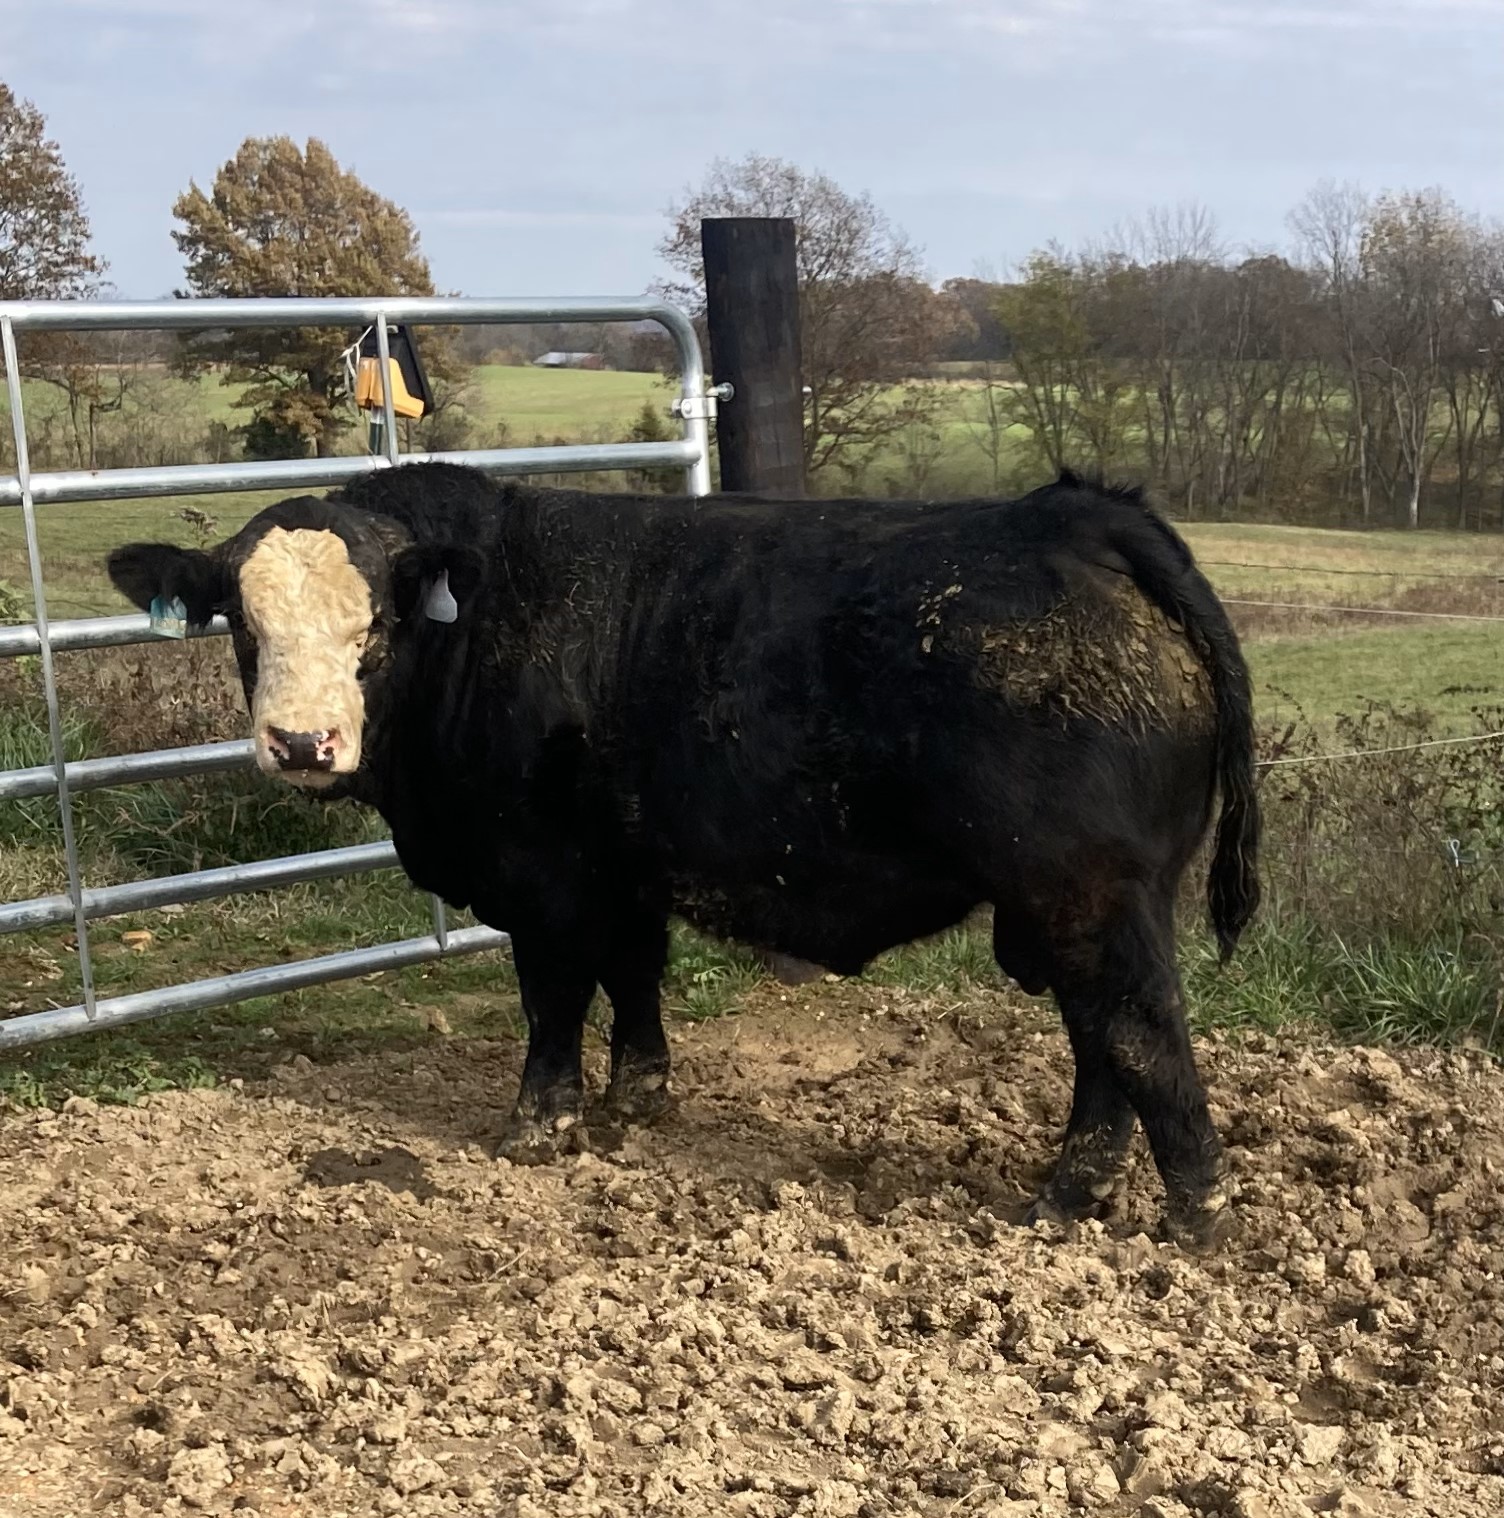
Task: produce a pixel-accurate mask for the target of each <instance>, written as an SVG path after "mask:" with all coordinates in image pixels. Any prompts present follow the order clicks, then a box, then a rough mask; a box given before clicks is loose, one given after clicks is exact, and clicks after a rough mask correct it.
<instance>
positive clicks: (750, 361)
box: [700, 216, 823, 986]
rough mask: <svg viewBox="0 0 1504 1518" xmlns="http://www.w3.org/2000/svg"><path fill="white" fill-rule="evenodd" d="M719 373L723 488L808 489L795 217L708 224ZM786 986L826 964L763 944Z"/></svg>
mask: <svg viewBox="0 0 1504 1518" xmlns="http://www.w3.org/2000/svg"><path fill="white" fill-rule="evenodd" d="M700 251H701V253H702V254H703V255H704V259H705V320H706V325H707V326H708V327H709V329H710V365H711V373H712V375H713V377H714V379H715V382H716V383H717V384H724V383H726V382H727V381H729V382H730V383H731V385H732V387H733V389H734V392H735V393H734V394H733V395H732V397H731V399H730V400H729V401H722V402H721V404H720V406H719V407H718V409H717V411H716V419H715V439H716V444H717V447H718V449H719V451H720V460H721V489H722V491H727V492H732V493H736V494H744V495H770V496H786V497H792V498H795V499H797V498H798V497H800V496H802V495H803V494H804V386H803V378H802V372H801V368H800V356H799V267H798V263H797V262H796V260H795V257H794V223H793V222H792V221H790V220H789V219H788V218H787V217H781V216H716V217H710V218H707V219H706V220H704V221H702V222H701V223H700ZM757 957H758V959H760V960H761V961H762V964H763V967H764V968H765V969H767V970H768V971H769V972H770V973H771V974H773V975H775V976H776V977H777V978H778V979H779V980H780V981H782V982H783V984H784V985H786V986H797V985H801V984H803V983H805V982H807V981H811V980H818V979H819V977H820V975H821V974H822V973H823V972H822V971H821V970H820V968H819V966H817V965H810V964H805V962H804V961H803V960H800V959H791V958H790V957H789V956H788V955H787V954H774V953H772V952H770V951H767V950H762V951H759V952H758V956H757Z"/></svg>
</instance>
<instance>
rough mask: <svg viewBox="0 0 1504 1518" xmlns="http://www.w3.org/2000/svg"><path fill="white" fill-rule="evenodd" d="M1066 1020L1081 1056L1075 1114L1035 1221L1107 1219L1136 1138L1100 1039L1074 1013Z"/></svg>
mask: <svg viewBox="0 0 1504 1518" xmlns="http://www.w3.org/2000/svg"><path fill="white" fill-rule="evenodd" d="M1065 1022H1066V1030H1067V1031H1068V1032H1069V1034H1070V1037H1071V1048H1072V1050H1073V1051H1074V1052H1075V1056H1076V1084H1075V1090H1074V1092H1073V1093H1072V1096H1071V1115H1070V1120H1069V1121H1068V1122H1067V1124H1066V1128H1065V1140H1064V1142H1063V1143H1062V1144H1061V1146H1060V1158H1059V1159H1058V1160H1057V1161H1056V1163H1055V1171H1054V1174H1053V1175H1051V1177H1050V1179H1049V1181H1048V1182H1047V1183H1046V1184H1045V1187H1044V1190H1043V1191H1042V1192H1041V1193H1040V1195H1039V1198H1038V1200H1037V1201H1036V1202H1035V1203H1034V1205H1033V1206H1032V1207H1031V1208H1030V1209H1029V1216H1028V1219H1027V1221H1028V1222H1030V1223H1033V1222H1037V1221H1040V1220H1048V1221H1050V1222H1056V1223H1059V1222H1070V1221H1075V1220H1078V1219H1080V1218H1088V1217H1105V1216H1106V1215H1107V1213H1108V1212H1109V1211H1110V1210H1111V1207H1112V1199H1113V1194H1114V1193H1115V1192H1116V1191H1117V1189H1118V1184H1119V1182H1120V1180H1121V1178H1122V1174H1123V1165H1124V1163H1125V1161H1126V1160H1127V1158H1128V1146H1129V1144H1130V1143H1131V1142H1132V1140H1133V1124H1134V1117H1133V1107H1132V1105H1131V1104H1130V1103H1129V1101H1128V1098H1127V1097H1126V1096H1124V1095H1123V1093H1122V1090H1121V1089H1120V1088H1119V1086H1118V1083H1117V1081H1116V1080H1114V1079H1113V1075H1112V1071H1111V1069H1110V1068H1109V1067H1108V1062H1107V1054H1106V1051H1105V1050H1104V1049H1103V1047H1102V1041H1101V1039H1100V1038H1099V1037H1097V1036H1095V1034H1094V1032H1093V1031H1091V1030H1090V1029H1089V1028H1087V1027H1086V1026H1083V1023H1084V1020H1083V1019H1082V1018H1079V1017H1072V1016H1071V1014H1070V1012H1069V1011H1067V1012H1066V1016H1065Z"/></svg>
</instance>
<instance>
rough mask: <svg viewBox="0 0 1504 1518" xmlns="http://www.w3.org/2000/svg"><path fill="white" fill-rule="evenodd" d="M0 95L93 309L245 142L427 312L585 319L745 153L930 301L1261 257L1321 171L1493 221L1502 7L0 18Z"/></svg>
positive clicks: (270, 5) (129, 8) (152, 250)
mask: <svg viewBox="0 0 1504 1518" xmlns="http://www.w3.org/2000/svg"><path fill="white" fill-rule="evenodd" d="M0 79H4V80H5V82H6V83H8V84H9V85H10V86H11V87H12V88H13V89H15V90H16V91H17V93H18V94H21V95H23V96H26V97H28V98H30V99H32V100H34V101H35V102H36V103H37V104H38V105H39V106H40V107H41V108H42V110H43V111H44V112H45V113H46V115H47V117H48V120H49V125H50V129H51V131H52V133H53V135H54V136H55V137H56V138H57V139H58V140H59V141H60V143H61V144H62V147H63V151H64V154H65V156H66V158H67V161H68V163H69V165H70V167H71V168H72V169H73V171H74V172H75V173H76V174H77V176H78V177H79V179H80V181H81V182H82V185H83V191H84V196H85V199H86V202H87V205H88V209H89V212H90V214H91V216H92V218H93V224H94V231H95V236H96V241H97V245H98V249H99V251H100V252H101V253H102V254H103V255H104V256H105V257H106V258H108V259H109V261H110V265H111V275H112V277H113V279H114V281H115V283H116V284H117V286H118V288H119V290H120V293H121V294H123V295H127V296H135V297H144V296H153V295H161V294H166V293H167V292H169V291H170V290H171V288H172V287H173V285H174V283H176V282H178V281H179V280H180V277H181V264H180V261H179V259H178V256H177V253H176V250H175V248H174V247H173V244H172V241H171V238H170V237H169V231H170V228H171V214H170V211H171V205H172V202H173V199H174V197H175V196H176V195H177V194H178V193H179V192H180V191H181V190H183V189H184V188H186V186H187V184H188V181H189V180H190V179H195V180H197V181H198V182H199V183H200V184H201V185H203V186H205V187H207V186H208V185H209V184H210V183H211V181H212V180H213V177H214V172H215V170H216V168H217V167H218V166H219V165H220V164H221V163H222V162H223V161H224V160H225V159H226V158H227V157H229V156H230V154H231V153H232V152H233V151H234V149H235V148H236V146H237V145H238V144H239V143H240V141H241V140H242V139H243V138H245V137H246V136H249V135H268V134H273V133H287V134H289V135H291V136H293V137H295V138H297V139H298V140H299V141H302V140H303V139H304V138H306V137H309V136H316V137H321V138H323V139H324V141H326V142H327V143H328V144H329V146H330V147H331V148H332V149H333V151H334V153H335V154H336V156H337V157H338V158H339V159H340V161H341V162H342V163H344V164H346V165H347V166H350V167H353V168H355V169H356V170H357V171H358V172H359V173H360V174H361V176H362V177H363V178H364V179H365V180H366V181H367V182H368V183H369V184H371V185H372V186H374V187H375V188H376V189H378V190H379V191H381V192H382V193H383V194H385V195H388V196H390V197H391V198H393V199H394V200H396V201H398V202H399V203H401V204H402V205H404V206H406V207H407V208H408V210H409V211H411V212H412V214H413V216H414V218H415V219H416V221H417V224H418V227H419V230H420V232H421V234H422V239H423V245H424V248H425V250H426V251H427V253H428V255H429V259H430V261H431V264H432V266H433V273H434V278H435V280H436V282H437V283H438V285H439V287H440V288H441V289H455V290H461V291H463V292H465V293H467V294H473V295H479V294H491V295H616V294H626V293H635V292H637V291H640V290H642V289H643V288H644V287H645V286H646V285H647V284H648V283H649V282H650V281H651V280H652V279H654V278H655V277H656V276H657V274H658V272H659V267H658V262H657V259H656V257H655V254H654V245H655V243H656V242H657V240H658V237H659V236H660V234H661V231H662V227H663V223H664V215H663V213H664V209H665V207H666V205H667V204H668V202H669V201H670V200H671V199H672V198H673V197H674V196H675V195H676V194H678V193H679V192H681V191H682V190H683V189H684V188H685V187H686V186H687V185H688V184H690V183H691V182H692V181H694V180H696V179H697V178H698V177H699V176H700V173H701V172H702V170H703V168H704V166H705V165H706V164H707V163H708V162H709V160H711V159H712V158H714V157H715V156H717V155H718V154H719V155H728V156H740V155H741V154H743V153H746V152H749V151H753V150H755V151H758V152H762V153H768V154H774V155H778V156H781V157H785V158H789V159H792V160H793V161H795V162H797V163H799V164H800V165H802V166H804V167H806V168H818V169H821V170H824V171H825V172H826V173H828V174H830V175H831V176H833V177H834V178H835V179H836V180H837V181H838V182H839V183H841V184H842V185H844V186H846V187H847V188H849V189H853V190H867V191H869V192H870V193H871V194H872V196H873V197H874V199H875V200H876V201H877V202H878V203H879V204H880V205H881V206H882V207H883V208H884V209H885V210H886V211H887V212H888V214H889V215H890V216H891V217H892V218H893V219H894V220H895V221H897V222H898V223H899V224H901V225H902V226H903V227H905V228H906V229H907V230H908V231H909V233H910V234H911V236H912V237H913V238H914V240H915V241H916V242H918V243H919V244H920V245H921V246H922V247H923V249H924V251H925V255H926V259H927V262H928V264H929V266H930V268H931V271H932V272H933V273H934V275H935V276H936V277H937V278H942V277H945V276H948V275H954V274H971V273H975V272H976V271H977V269H978V267H979V266H981V265H984V264H985V265H990V266H993V267H1006V266H1007V265H1008V264H1009V263H1010V262H1012V261H1014V260H1017V259H1019V258H1021V257H1023V256H1024V255H1025V254H1027V253H1028V252H1029V251H1030V249H1032V248H1034V247H1037V246H1040V245H1042V244H1043V243H1045V242H1047V241H1049V240H1051V239H1060V240H1063V241H1066V242H1070V241H1073V240H1076V239H1079V238H1082V237H1084V236H1089V235H1092V234H1095V233H1099V232H1102V231H1104V230H1105V229H1107V228H1108V227H1109V226H1111V225H1112V224H1114V223H1116V222H1120V221H1121V220H1123V219H1124V218H1125V217H1129V216H1132V215H1133V214H1135V213H1137V212H1140V211H1142V210H1143V209H1145V208H1146V207H1148V206H1151V205H1156V204H1159V205H1164V204H1170V203H1174V202H1177V201H1184V200H1197V201H1201V202H1203V203H1205V204H1206V205H1208V206H1209V207H1210V208H1211V209H1212V210H1213V211H1214V212H1215V214H1216V216H1217V218H1218V222H1219V224H1220V227H1221V229H1222V232H1223V234H1224V236H1225V237H1226V238H1227V239H1228V240H1229V241H1230V242H1232V243H1233V244H1234V245H1238V246H1243V245H1247V246H1250V247H1256V248H1261V249H1262V248H1268V247H1270V246H1280V245H1283V244H1284V242H1285V240H1286V232H1285V225H1284V219H1285V214H1286V212H1287V211H1288V210H1289V208H1290V206H1291V205H1292V204H1293V203H1294V202H1295V201H1296V200H1298V199H1299V198H1300V197H1301V196H1302V195H1303V194H1304V193H1305V192H1306V191H1307V190H1308V189H1309V188H1310V187H1311V185H1312V184H1314V183H1315V182H1316V181H1317V180H1319V179H1321V178H1323V177H1332V178H1336V179H1356V180H1358V181H1360V182H1362V183H1363V184H1364V185H1365V186H1367V187H1368V188H1370V189H1380V188H1384V187H1400V186H1422V185H1429V184H1441V185H1444V186H1445V187H1446V188H1448V189H1450V190H1451V191H1452V192H1453V193H1454V194H1455V195H1456V197H1457V198H1458V199H1459V200H1460V201H1461V202H1462V203H1463V204H1464V205H1466V206H1469V207H1470V208H1473V209H1475V210H1479V211H1482V212H1485V213H1487V214H1489V215H1494V214H1496V213H1498V214H1504V0H1266V3H1260V0H694V3H684V0H344V3H339V4H336V3H333V0H242V3H237V0H0Z"/></svg>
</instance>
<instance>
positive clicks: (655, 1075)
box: [601, 1070, 674, 1127]
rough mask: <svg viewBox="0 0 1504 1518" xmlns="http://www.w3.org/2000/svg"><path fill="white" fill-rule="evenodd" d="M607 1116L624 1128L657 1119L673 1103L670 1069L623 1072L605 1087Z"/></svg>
mask: <svg viewBox="0 0 1504 1518" xmlns="http://www.w3.org/2000/svg"><path fill="white" fill-rule="evenodd" d="M601 1105H602V1106H603V1108H604V1109H605V1115H606V1116H607V1117H608V1118H609V1119H610V1120H611V1121H613V1122H616V1123H620V1124H622V1125H623V1126H624V1127H625V1126H629V1125H631V1124H633V1123H636V1124H638V1125H639V1126H642V1127H647V1125H648V1124H650V1123H654V1122H656V1121H657V1120H658V1119H659V1118H660V1117H662V1116H663V1114H664V1113H665V1112H667V1111H668V1110H669V1108H670V1107H672V1106H673V1105H674V1097H673V1093H672V1092H671V1091H670V1090H669V1084H668V1071H667V1070H637V1071H623V1072H622V1073H620V1074H618V1075H617V1077H616V1078H615V1079H614V1080H613V1081H612V1082H611V1084H610V1085H609V1086H608V1087H607V1088H606V1094H605V1096H604V1098H603V1099H602V1103H601Z"/></svg>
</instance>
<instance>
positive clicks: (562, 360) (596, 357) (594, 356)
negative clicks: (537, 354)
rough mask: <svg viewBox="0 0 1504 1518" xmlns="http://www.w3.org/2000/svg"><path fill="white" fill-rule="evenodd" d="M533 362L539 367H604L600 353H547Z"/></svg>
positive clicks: (604, 363)
mask: <svg viewBox="0 0 1504 1518" xmlns="http://www.w3.org/2000/svg"><path fill="white" fill-rule="evenodd" d="M533 363H534V365H535V366H536V367H538V368H539V369H604V368H605V367H606V361H605V360H604V359H603V358H602V357H601V356H600V354H599V353H545V354H543V355H542V357H541V358H535V359H534V360H533Z"/></svg>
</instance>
